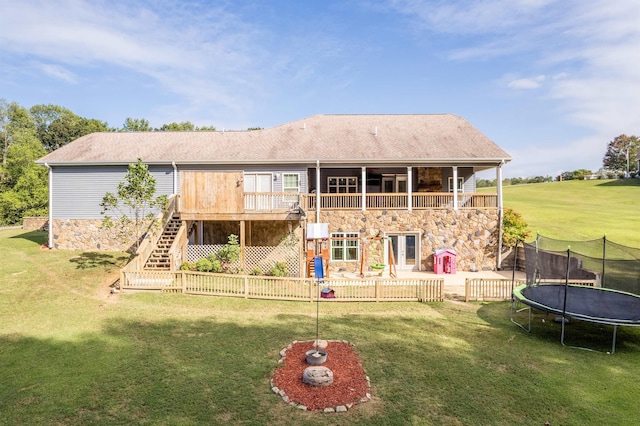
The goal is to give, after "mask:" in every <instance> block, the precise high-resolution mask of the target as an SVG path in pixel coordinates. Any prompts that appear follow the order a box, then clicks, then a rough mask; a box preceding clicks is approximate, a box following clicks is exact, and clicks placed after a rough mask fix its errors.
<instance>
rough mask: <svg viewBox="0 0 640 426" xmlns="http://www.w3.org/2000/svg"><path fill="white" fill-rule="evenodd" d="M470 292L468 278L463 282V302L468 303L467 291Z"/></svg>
mask: <svg viewBox="0 0 640 426" xmlns="http://www.w3.org/2000/svg"><path fill="white" fill-rule="evenodd" d="M470 290H471V283H470V282H469V278H467V279H465V280H464V301H465V302H468V301H469V296H470V294H469V291H470Z"/></svg>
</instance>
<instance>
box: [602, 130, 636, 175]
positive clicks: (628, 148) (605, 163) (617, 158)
mask: <svg viewBox="0 0 640 426" xmlns="http://www.w3.org/2000/svg"><path fill="white" fill-rule="evenodd" d="M639 147H640V139H638V137H637V136H633V135H632V136H627V135H620V136H616V137H615V138H614V139H613V140H612V141H611V142H609V144H608V145H607V152H605V154H604V158H603V159H602V167H604V168H605V169H609V170H624V171H626V170H627V164H628V165H629V171H630V172H631V171H637V170H638V163H637V161H635V159H636V158H637V155H638V148H639Z"/></svg>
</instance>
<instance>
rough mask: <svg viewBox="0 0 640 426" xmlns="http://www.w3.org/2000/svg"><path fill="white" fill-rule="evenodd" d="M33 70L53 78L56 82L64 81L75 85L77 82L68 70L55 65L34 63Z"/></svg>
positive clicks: (73, 74)
mask: <svg viewBox="0 0 640 426" xmlns="http://www.w3.org/2000/svg"><path fill="white" fill-rule="evenodd" d="M33 68H34V69H36V70H39V71H40V72H42V73H44V74H46V75H48V76H50V77H53V78H55V79H57V80H61V81H64V82H66V83H69V84H76V83H77V82H78V77H77V75H76V74H75V73H74V72H72V71H70V70H69V69H67V68H65V67H62V66H60V65H56V64H43V63H39V62H38V63H35V64H33Z"/></svg>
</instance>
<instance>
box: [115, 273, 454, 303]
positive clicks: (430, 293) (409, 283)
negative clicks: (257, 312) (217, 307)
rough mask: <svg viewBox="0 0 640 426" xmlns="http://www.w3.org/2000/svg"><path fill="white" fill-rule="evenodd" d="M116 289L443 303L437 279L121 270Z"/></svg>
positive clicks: (442, 284) (303, 298) (311, 299)
mask: <svg viewBox="0 0 640 426" xmlns="http://www.w3.org/2000/svg"><path fill="white" fill-rule="evenodd" d="M122 274H123V279H122V280H121V283H120V288H121V289H122V290H123V291H132V290H163V291H169V292H182V293H185V294H201V295H213V296H227V297H243V298H247V299H273V300H299V301H310V302H314V301H317V300H320V301H337V302H347V301H352V302H365V301H371V302H383V301H396V302H399V301H418V302H433V301H443V300H444V280H443V279H441V278H439V279H362V280H357V279H355V280H346V279H324V280H323V281H322V282H321V283H318V282H317V281H316V280H314V279H311V278H278V277H265V276H251V275H226V274H210V273H205V272H193V271H130V270H123V272H122ZM325 287H328V288H330V289H332V290H333V292H332V293H331V295H332V296H334V297H332V298H322V297H320V293H321V290H322V289H323V288H325Z"/></svg>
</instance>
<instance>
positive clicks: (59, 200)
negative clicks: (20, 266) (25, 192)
mask: <svg viewBox="0 0 640 426" xmlns="http://www.w3.org/2000/svg"><path fill="white" fill-rule="evenodd" d="M127 169H128V168H127V166H94V167H54V168H53V173H52V175H53V179H52V189H53V205H52V215H53V218H54V219H102V218H103V217H104V216H103V215H101V214H100V212H101V211H102V208H101V207H100V203H101V202H102V198H103V197H104V195H105V194H106V193H107V192H113V193H115V192H116V191H117V190H118V184H119V183H120V182H122V181H124V178H125V175H126V174H127ZM149 171H150V173H151V175H152V176H153V177H154V178H155V179H156V195H171V194H172V193H173V168H172V167H171V166H150V167H149Z"/></svg>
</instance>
